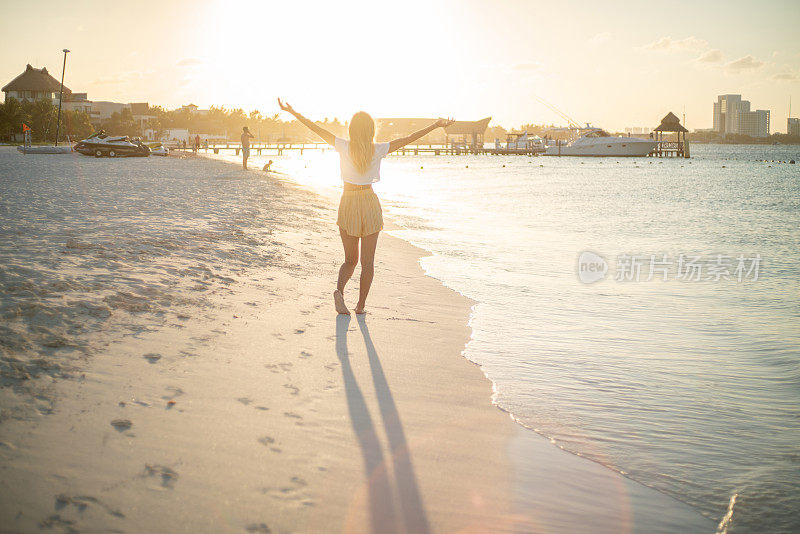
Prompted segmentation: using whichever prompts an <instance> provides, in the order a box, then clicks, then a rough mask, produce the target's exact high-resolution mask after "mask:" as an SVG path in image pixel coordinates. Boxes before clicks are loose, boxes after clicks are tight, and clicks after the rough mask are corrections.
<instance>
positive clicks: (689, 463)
mask: <svg viewBox="0 0 800 534" xmlns="http://www.w3.org/2000/svg"><path fill="white" fill-rule="evenodd" d="M692 151H693V157H692V158H691V159H688V160H684V159H649V158H637V159H614V158H548V157H533V158H532V157H496V156H461V157H457V156H439V157H436V156H428V157H425V156H420V157H412V156H397V157H389V158H388V159H387V160H385V162H384V164H383V167H382V181H381V182H380V183H379V184H377V185H376V187H375V189H376V191H377V192H378V195H379V196H380V197H381V200H382V203H383V206H384V210H385V212H386V213H387V214H389V215H390V216H391V218H392V220H393V221H395V222H397V223H399V225H400V227H401V228H400V229H397V230H393V231H392V233H393V234H395V235H398V236H400V237H402V238H404V239H407V240H409V241H410V242H412V243H414V244H416V245H418V246H420V247H422V248H424V249H426V250H428V251H430V252H431V256H429V257H426V258H423V260H422V264H423V267H424V268H425V270H426V272H427V273H428V274H429V275H430V276H433V277H435V278H437V279H439V280H441V281H442V282H443V283H444V284H445V285H447V286H449V287H451V288H453V289H455V290H457V291H459V292H461V293H463V294H464V295H466V296H468V297H470V298H472V299H474V300H475V301H476V302H477V304H476V305H475V307H474V310H473V314H472V318H471V326H472V329H473V334H472V339H471V340H470V341H469V343H468V344H467V346H466V349H465V352H464V355H465V357H466V358H468V359H470V360H471V361H473V362H475V363H478V364H479V365H480V366H481V367H482V369H483V370H484V372H485V374H486V375H487V376H488V377H489V378H490V379H491V380H492V382H493V383H494V386H495V391H496V393H495V398H494V399H493V401H494V402H495V403H496V404H497V405H498V407H500V408H501V409H503V410H506V411H508V412H509V413H510V414H512V416H513V417H514V419H515V420H516V421H518V422H519V423H520V424H521V425H523V426H525V427H527V428H529V429H530V430H531V431H534V432H537V433H539V434H541V435H543V436H546V437H547V438H549V439H550V440H551V441H552V442H553V443H554V445H555V446H558V447H561V448H562V449H564V450H566V451H568V452H570V453H573V454H577V455H580V456H583V457H586V458H588V459H591V460H594V461H596V462H599V463H601V464H602V465H604V466H606V467H608V468H609V469H613V470H615V471H618V472H620V473H622V474H624V475H625V476H627V477H629V478H631V479H633V480H636V481H638V482H640V483H642V484H644V485H646V486H649V487H652V488H655V489H657V490H659V491H661V492H663V493H665V494H667V495H670V496H672V497H674V498H676V499H679V500H681V501H683V502H685V503H687V504H689V505H690V506H692V507H694V508H695V509H696V510H698V511H699V512H700V513H702V514H703V515H705V516H707V517H709V518H711V519H713V520H714V521H715V522H717V523H719V524H720V527H719V531H720V532H731V533H735V532H798V531H800V272H798V265H800V164H794V165H793V164H789V163H788V161H789V160H792V159H793V160H795V161H800V147H784V146H732V145H729V146H719V145H694V146H693V147H692ZM227 159H235V158H232V157H229V158H227ZM266 159H273V160H275V164H274V168H275V169H277V170H279V171H282V172H285V173H287V174H289V175H290V176H291V177H292V179H294V180H297V181H298V182H300V183H303V184H306V185H308V186H310V187H313V188H315V189H317V190H319V191H321V192H323V193H325V194H329V195H335V194H336V193H335V187H336V186H337V184H338V179H337V177H338V174H337V161H336V155H335V153H333V152H332V151H327V152H326V153H313V154H306V155H305V156H304V157H302V158H301V157H298V156H295V157H282V158H276V157H272V156H270V157H268V158H267V157H260V158H259V157H254V158H251V162H252V164H253V165H254V166H256V165H258V166H260V165H262V164H263V163H264V161H265V160H266ZM587 251H588V252H590V253H591V255H588V256H587V255H584V256H583V257H581V255H582V253H584V252H587ZM598 257H599V258H601V259H599V258H598ZM579 259H582V260H584V261H583V262H582V264H583V268H584V269H585V270H584V271H583V273H584V275H583V276H581V275H580V271H579V269H580V268H581V267H580V265H581V262H579ZM587 259H594V260H593V263H595V264H596V265H598V266H600V267H601V268H602V265H603V263H605V266H606V267H605V268H606V272H605V278H603V279H602V280H599V281H596V282H594V283H586V281H587V275H588V274H589V273H590V271H588V268H589V263H592V262H591V261H586V260H587ZM651 268H652V276H651ZM601 273H602V271H601ZM378 276H380V275H379V274H378ZM665 278H666V280H665ZM519 461H525V460H524V459H519Z"/></svg>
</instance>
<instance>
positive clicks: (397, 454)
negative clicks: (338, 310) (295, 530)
mask: <svg viewBox="0 0 800 534" xmlns="http://www.w3.org/2000/svg"><path fill="white" fill-rule="evenodd" d="M357 320H358V326H359V329H360V330H361V335H362V336H363V337H364V344H365V346H366V349H367V357H368V359H369V364H370V369H371V371H372V380H373V382H374V385H375V395H376V397H377V399H378V406H379V408H380V413H381V418H382V420H383V427H384V431H385V432H386V436H387V439H388V441H389V448H390V451H391V461H392V471H393V473H394V479H395V480H394V482H395V489H396V491H397V496H398V497H399V500H400V510H399V512H400V515H401V518H402V523H403V527H404V528H400V525H399V524H398V523H397V520H398V518H397V517H396V515H397V512H396V511H395V506H394V499H393V495H392V484H391V481H390V480H389V473H388V469H387V467H388V466H387V464H386V460H385V458H384V455H383V452H382V451H381V446H380V442H379V441H378V436H377V433H376V430H375V426H374V425H373V423H372V418H371V417H370V414H369V410H368V408H367V405H366V402H365V401H364V395H363V394H362V393H361V389H360V388H359V386H358V382H356V378H355V375H354V374H353V368H352V367H351V366H350V357H349V354H348V351H347V331H348V327H349V325H350V316H349V315H340V316H338V317H337V319H336V354H337V356H338V357H339V361H340V362H341V365H342V376H343V378H344V385H345V394H346V396H347V407H348V410H349V412H350V422H351V424H352V425H353V431H354V432H355V434H356V438H357V439H358V442H359V445H360V446H361V453H362V454H363V456H364V467H365V470H366V473H367V486H368V493H369V495H368V498H369V506H370V520H371V525H372V532H387V533H393V532H397V531H398V530H400V531H405V532H414V533H420V534H427V533H428V532H430V527H429V526H428V518H427V515H426V514H425V508H424V507H423V506H422V499H421V498H420V494H419V488H418V487H417V479H416V475H415V474H414V466H413V464H412V462H411V455H410V453H409V450H408V444H407V443H406V438H405V432H404V431H403V425H402V422H401V421H400V414H399V413H398V411H397V407H396V406H395V403H394V398H393V397H392V392H391V390H390V389H389V383H388V382H387V381H386V376H385V375H384V373H383V367H382V366H381V363H380V359H379V358H378V351H377V350H376V349H375V344H374V343H373V342H372V338H371V337H370V335H369V329H368V328H367V323H366V322H365V320H364V317H362V316H359V317H358V319H357Z"/></svg>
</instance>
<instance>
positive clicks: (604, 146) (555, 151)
mask: <svg viewBox="0 0 800 534" xmlns="http://www.w3.org/2000/svg"><path fill="white" fill-rule="evenodd" d="M656 145H657V143H656V142H655V141H653V140H652V139H639V138H637V137H614V136H613V135H611V134H609V133H608V132H606V131H605V130H602V129H600V128H590V129H589V130H588V131H586V132H585V133H583V135H581V136H580V137H578V138H577V139H574V140H573V141H571V142H569V143H567V144H556V145H548V147H547V150H546V151H545V153H544V155H545V156H614V157H631V156H646V155H648V154H649V153H650V152H652V150H653V149H654V148H655V147H656Z"/></svg>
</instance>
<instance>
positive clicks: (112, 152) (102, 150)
mask: <svg viewBox="0 0 800 534" xmlns="http://www.w3.org/2000/svg"><path fill="white" fill-rule="evenodd" d="M74 150H75V151H76V152H80V153H81V154H84V155H86V156H95V157H98V158H101V157H103V156H108V157H110V158H116V157H122V156H142V157H147V156H149V155H150V148H148V147H147V145H145V144H144V143H142V141H141V140H139V139H130V138H128V136H127V135H121V136H111V135H108V134H106V133H105V131H103V130H100V131H99V132H97V133H96V134H93V135H90V136H89V137H87V138H86V139H84V140H83V141H80V142H79V143H78V144H76V145H75V147H74Z"/></svg>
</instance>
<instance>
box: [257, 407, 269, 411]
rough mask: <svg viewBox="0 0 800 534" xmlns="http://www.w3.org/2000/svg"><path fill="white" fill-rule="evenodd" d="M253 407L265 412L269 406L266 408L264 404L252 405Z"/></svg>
mask: <svg viewBox="0 0 800 534" xmlns="http://www.w3.org/2000/svg"><path fill="white" fill-rule="evenodd" d="M254 408H255V409H256V410H261V411H262V412H266V411H267V410H269V408H267V407H266V406H254Z"/></svg>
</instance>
